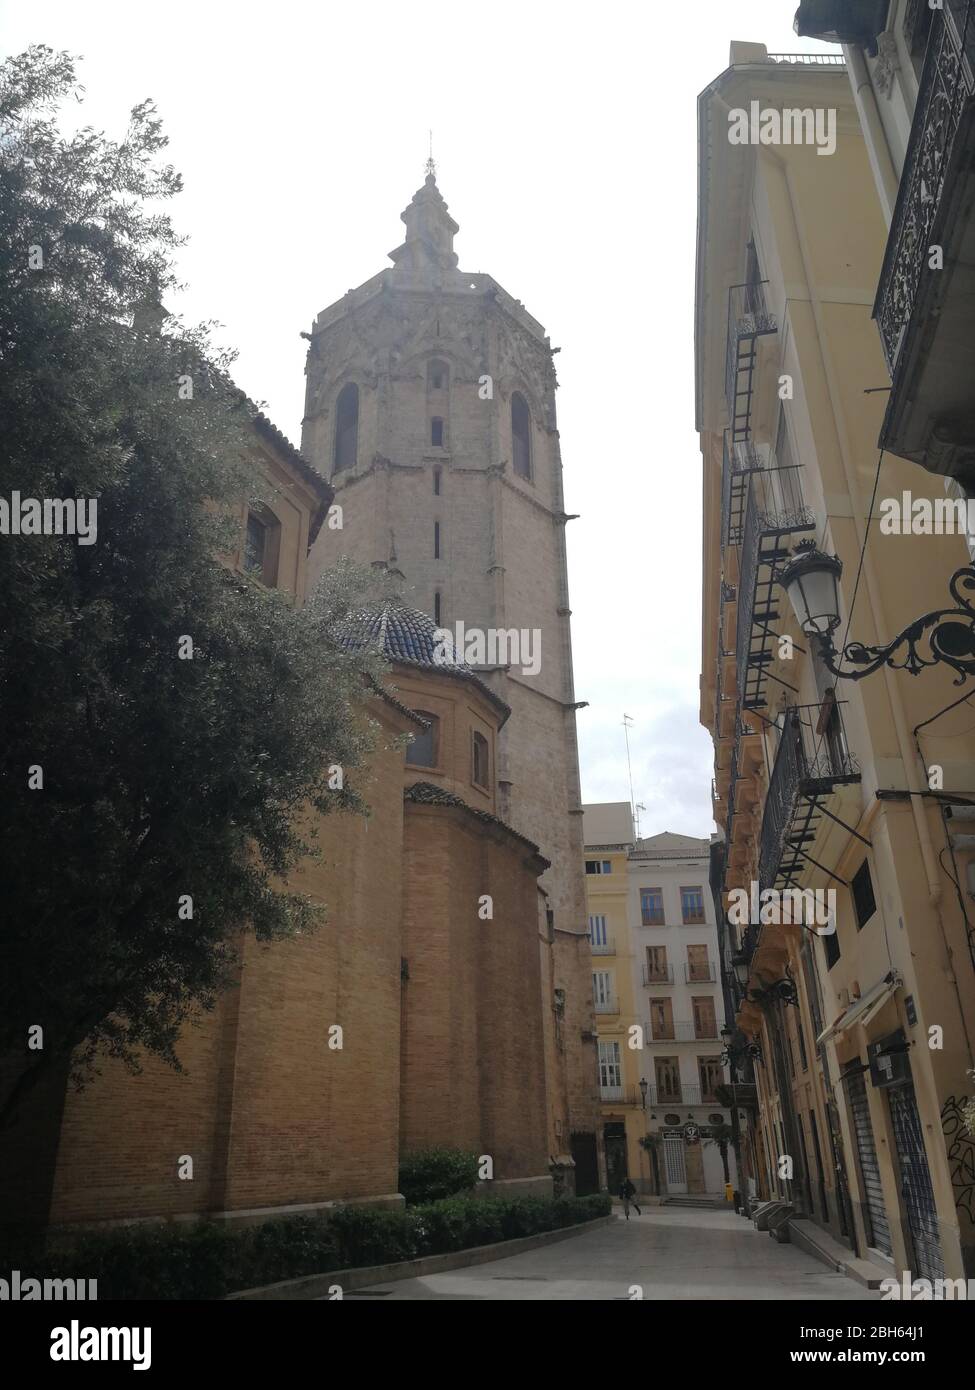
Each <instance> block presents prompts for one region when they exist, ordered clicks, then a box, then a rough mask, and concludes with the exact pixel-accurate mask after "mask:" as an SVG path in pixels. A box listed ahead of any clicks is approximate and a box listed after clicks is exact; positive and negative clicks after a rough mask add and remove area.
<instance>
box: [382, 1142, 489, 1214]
mask: <svg viewBox="0 0 975 1390" xmlns="http://www.w3.org/2000/svg"><path fill="white" fill-rule="evenodd" d="M477 1171H478V1157H477V1154H476V1153H468V1152H467V1150H466V1149H418V1150H417V1151H416V1153H411V1154H404V1156H403V1157H402V1158H401V1159H400V1165H399V1190H400V1192H402V1194H403V1196H404V1197H405V1198H406V1205H407V1206H409V1207H412V1206H416V1205H418V1204H419V1203H420V1202H439V1201H442V1199H443V1198H444V1197H457V1196H459V1195H460V1193H462V1192H470V1191H471V1189H472V1188H473V1186H474V1184H475V1183H476V1182H477Z"/></svg>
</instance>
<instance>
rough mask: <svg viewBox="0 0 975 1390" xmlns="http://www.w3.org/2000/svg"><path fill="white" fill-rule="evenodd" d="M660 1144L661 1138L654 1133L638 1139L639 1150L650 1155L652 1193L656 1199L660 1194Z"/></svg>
mask: <svg viewBox="0 0 975 1390" xmlns="http://www.w3.org/2000/svg"><path fill="white" fill-rule="evenodd" d="M661 1142H662V1141H661V1137H660V1135H659V1134H658V1133H656V1132H653V1133H648V1134H644V1135H642V1136H641V1138H640V1141H639V1143H640V1148H641V1149H645V1150H646V1152H647V1153H648V1154H649V1155H650V1161H651V1163H652V1165H653V1191H654V1195H655V1196H656V1197H659V1196H660V1195H661V1193H660V1145H661Z"/></svg>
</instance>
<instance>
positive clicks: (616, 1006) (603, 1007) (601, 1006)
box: [592, 999, 620, 1014]
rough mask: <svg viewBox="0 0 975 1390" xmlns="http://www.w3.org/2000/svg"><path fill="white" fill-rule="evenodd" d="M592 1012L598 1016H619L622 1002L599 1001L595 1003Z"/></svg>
mask: <svg viewBox="0 0 975 1390" xmlns="http://www.w3.org/2000/svg"><path fill="white" fill-rule="evenodd" d="M592 1011H593V1013H596V1014H618V1013H619V1011H620V1001H619V1000H618V999H597V1000H595V1002H594V1003H593V1006H592Z"/></svg>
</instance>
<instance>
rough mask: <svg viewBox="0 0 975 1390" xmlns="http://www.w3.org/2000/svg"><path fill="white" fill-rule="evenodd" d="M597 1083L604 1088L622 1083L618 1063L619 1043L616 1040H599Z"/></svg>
mask: <svg viewBox="0 0 975 1390" xmlns="http://www.w3.org/2000/svg"><path fill="white" fill-rule="evenodd" d="M599 1084H600V1086H601V1087H603V1088H604V1089H605V1088H606V1087H609V1086H613V1087H616V1086H622V1084H623V1069H622V1066H621V1065H620V1045H619V1043H618V1042H601V1043H600V1044H599Z"/></svg>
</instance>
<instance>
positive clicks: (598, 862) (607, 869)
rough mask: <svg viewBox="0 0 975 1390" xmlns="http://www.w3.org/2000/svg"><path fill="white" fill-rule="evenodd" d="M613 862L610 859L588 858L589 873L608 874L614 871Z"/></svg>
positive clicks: (587, 868)
mask: <svg viewBox="0 0 975 1390" xmlns="http://www.w3.org/2000/svg"><path fill="white" fill-rule="evenodd" d="M612 868H613V866H612V864H611V863H610V861H609V860H608V859H587V860H586V873H587V874H608V873H611V872H612Z"/></svg>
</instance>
